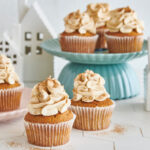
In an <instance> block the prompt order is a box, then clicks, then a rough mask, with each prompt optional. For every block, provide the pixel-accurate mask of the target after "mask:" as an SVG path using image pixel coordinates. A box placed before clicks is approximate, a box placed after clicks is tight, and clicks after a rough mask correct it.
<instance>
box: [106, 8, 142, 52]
mask: <svg viewBox="0 0 150 150" xmlns="http://www.w3.org/2000/svg"><path fill="white" fill-rule="evenodd" d="M110 16H111V18H110V20H108V22H107V27H108V29H109V31H108V32H107V33H106V34H105V35H106V40H107V45H108V50H109V51H110V53H130V52H139V51H141V50H142V45H143V30H144V26H143V22H142V21H140V20H139V19H138V18H137V15H136V13H135V11H133V10H132V9H131V8H130V7H124V8H118V9H115V10H112V11H111V12H110Z"/></svg>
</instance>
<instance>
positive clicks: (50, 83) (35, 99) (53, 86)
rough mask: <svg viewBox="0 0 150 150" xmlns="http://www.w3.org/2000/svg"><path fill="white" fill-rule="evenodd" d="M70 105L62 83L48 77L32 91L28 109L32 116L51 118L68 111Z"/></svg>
mask: <svg viewBox="0 0 150 150" xmlns="http://www.w3.org/2000/svg"><path fill="white" fill-rule="evenodd" d="M70 104H71V101H70V99H69V97H68V94H67V93H66V92H65V90H64V87H63V86H62V85H61V84H60V82H59V81H57V80H56V79H54V78H51V77H48V78H47V79H46V80H44V81H43V82H40V83H38V84H37V85H35V86H34V88H33V89H32V96H31V99H30V103H29V106H28V109H29V112H30V114H32V115H43V116H51V115H56V114H58V113H63V112H65V111H67V109H68V107H69V106H70Z"/></svg>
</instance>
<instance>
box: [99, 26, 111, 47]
mask: <svg viewBox="0 0 150 150" xmlns="http://www.w3.org/2000/svg"><path fill="white" fill-rule="evenodd" d="M108 31H109V30H108V29H107V28H106V29H104V28H98V29H96V33H97V34H98V36H99V37H98V40H97V43H96V49H100V48H104V49H106V48H107V42H106V38H105V33H106V32H108Z"/></svg>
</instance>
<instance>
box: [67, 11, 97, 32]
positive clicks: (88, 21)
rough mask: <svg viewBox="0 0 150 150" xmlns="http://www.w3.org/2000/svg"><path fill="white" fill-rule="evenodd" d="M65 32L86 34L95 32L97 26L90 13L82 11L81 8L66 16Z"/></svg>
mask: <svg viewBox="0 0 150 150" xmlns="http://www.w3.org/2000/svg"><path fill="white" fill-rule="evenodd" d="M64 22H65V32H66V33H73V32H79V33H80V34H86V33H87V32H89V33H92V34H95V33H96V26H95V23H94V21H93V19H92V18H91V17H90V16H89V15H88V13H86V12H83V13H81V12H80V10H77V11H75V12H72V13H70V14H68V15H67V16H66V17H65V18H64Z"/></svg>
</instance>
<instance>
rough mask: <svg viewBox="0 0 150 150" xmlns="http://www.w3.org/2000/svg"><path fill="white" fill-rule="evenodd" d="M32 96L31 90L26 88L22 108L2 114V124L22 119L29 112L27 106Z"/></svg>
mask: <svg viewBox="0 0 150 150" xmlns="http://www.w3.org/2000/svg"><path fill="white" fill-rule="evenodd" d="M30 95H31V89H29V88H24V91H23V95H22V99H21V106H20V108H19V109H17V110H13V111H8V112H0V122H4V121H9V120H12V119H17V118H19V117H22V116H23V115H24V114H25V113H26V112H27V104H28V101H29V99H30Z"/></svg>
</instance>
